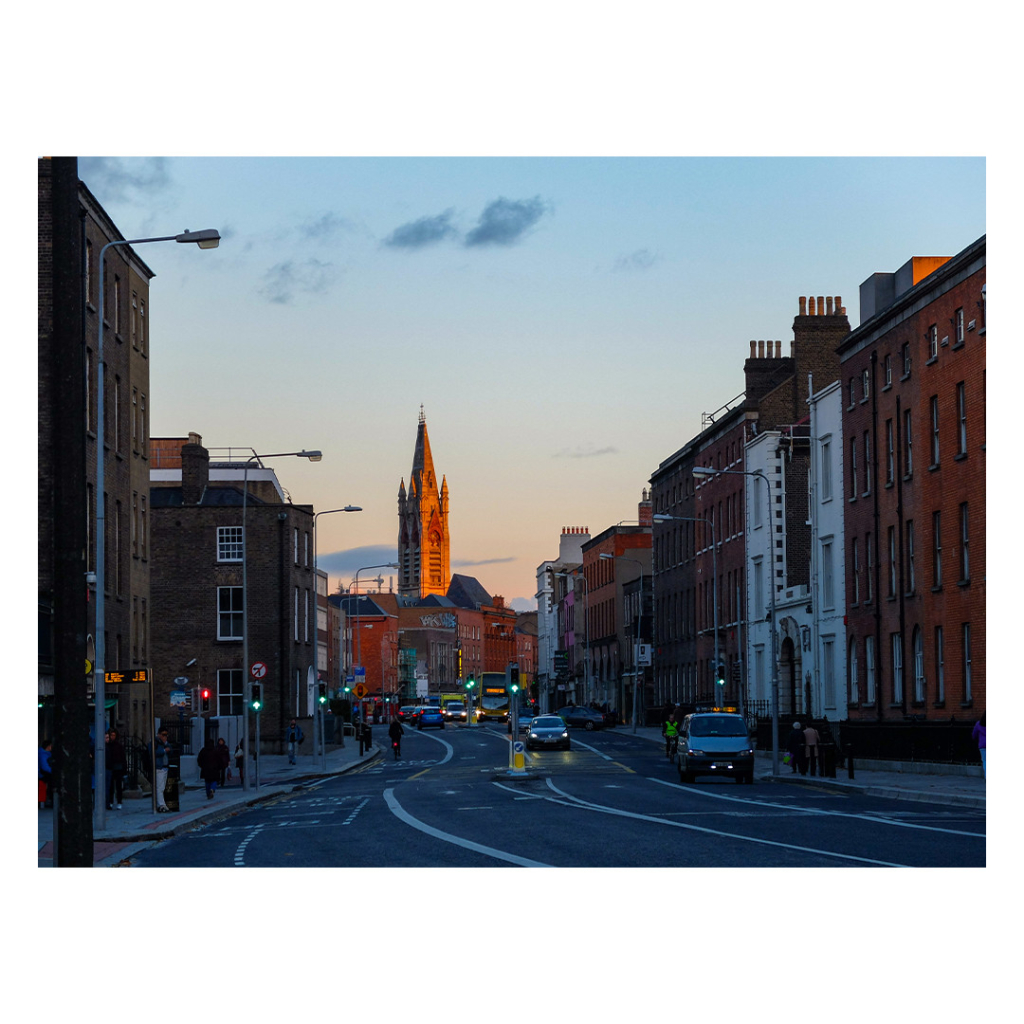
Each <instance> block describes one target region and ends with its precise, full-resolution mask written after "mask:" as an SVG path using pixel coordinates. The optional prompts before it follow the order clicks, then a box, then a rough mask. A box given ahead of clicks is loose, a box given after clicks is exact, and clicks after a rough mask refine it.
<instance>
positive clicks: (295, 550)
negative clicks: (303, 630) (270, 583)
mask: <svg viewBox="0 0 1024 1024" xmlns="http://www.w3.org/2000/svg"><path fill="white" fill-rule="evenodd" d="M292 556H293V559H294V561H295V564H296V565H298V564H299V528H298V527H297V526H296V527H294V529H293V530H292ZM295 639H296V640H297V639H298V637H296V638H295Z"/></svg>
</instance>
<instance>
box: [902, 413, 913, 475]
mask: <svg viewBox="0 0 1024 1024" xmlns="http://www.w3.org/2000/svg"><path fill="white" fill-rule="evenodd" d="M912 422H913V421H912V418H911V415H910V410H909V409H906V410H904V413H903V476H904V477H909V476H913V475H914V432H913V429H912Z"/></svg>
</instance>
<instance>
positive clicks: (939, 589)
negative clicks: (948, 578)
mask: <svg viewBox="0 0 1024 1024" xmlns="http://www.w3.org/2000/svg"><path fill="white" fill-rule="evenodd" d="M932 593H933V594H941V593H942V584H941V583H940V584H939V585H938V586H937V587H932Z"/></svg>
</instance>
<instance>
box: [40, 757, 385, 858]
mask: <svg viewBox="0 0 1024 1024" xmlns="http://www.w3.org/2000/svg"><path fill="white" fill-rule="evenodd" d="M380 752H381V748H380V747H379V746H377V745H376V744H375V745H373V746H372V747H371V748H370V750H369V751H368V752H367V753H366V754H364V755H363V757H362V758H360V757H359V744H358V742H355V741H354V740H353V739H352V737H348V738H347V739H346V741H345V746H344V747H338V748H336V749H333V750H329V751H328V752H327V771H326V775H340V774H343V773H344V772H347V771H350V770H351V769H353V768H355V767H357V766H358V765H360V764H365V763H367V762H368V761H371V760H373V759H374V758H376V757H379V756H380ZM195 761H196V759H195V757H194V756H193V755H191V754H185V755H183V756H182V765H181V771H182V779H181V782H183V783H184V785H181V783H179V786H178V810H177V811H169V812H168V813H166V814H163V813H161V814H155V813H154V812H153V798H152V796H151V795H150V794H149V793H145V794H141V795H140V794H138V793H133V794H131V795H129V794H128V793H125V799H124V803H123V804H122V807H121V809H120V810H118V809H117V808H116V807H115V808H114V809H113V810H110V811H107V813H106V820H105V825H104V828H103V829H101V830H98V831H96V832H94V834H93V867H112V866H114V865H116V864H118V863H120V862H121V861H123V860H124V859H125V858H126V857H130V856H131V855H132V853H133V852H135V850H137V849H139V848H140V847H141V846H143V845H145V844H147V843H152V842H153V841H154V840H157V839H167V838H168V837H170V836H173V835H178V834H180V833H182V832H186V831H188V829H190V828H193V827H195V826H196V825H197V824H203V825H205V824H209V823H210V822H212V821H217V820H219V819H220V818H224V817H227V816H229V815H231V814H234V813H235V812H237V811H239V810H241V809H242V808H244V807H246V806H249V805H251V804H255V803H259V802H261V801H263V800H270V799H271V798H273V797H275V796H280V795H281V794H283V793H290V792H291V791H292V790H293V789H295V788H296V787H297V786H299V785H301V784H302V783H303V782H305V781H308V780H310V779H316V778H322V777H324V775H325V773H324V771H323V765H322V760H321V758H320V756H319V755H317V756H315V757H314V756H312V755H310V754H300V755H299V756H298V757H297V758H296V762H297V763H296V764H294V765H292V764H289V763H288V756H287V755H286V754H273V755H271V754H264V755H263V757H261V758H260V788H259V789H258V790H256V789H251V790H248V791H246V790H244V789H243V788H242V786H241V783H240V782H239V781H238V778H237V777H236V778H234V779H232V780H231V781H230V782H228V784H227V785H226V786H225V787H224V788H223V789H221V788H218V789H217V792H216V794H215V795H214V797H213V799H212V800H207V799H206V787H205V785H204V783H203V782H202V780H201V779H200V778H199V768H198V766H197V765H196V763H195ZM251 765H252V762H251V761H250V768H251ZM53 856H54V846H53V810H52V809H46V810H41V811H39V866H40V867H43V866H47V865H49V866H52V863H53Z"/></svg>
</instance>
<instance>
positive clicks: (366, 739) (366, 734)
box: [356, 722, 371, 757]
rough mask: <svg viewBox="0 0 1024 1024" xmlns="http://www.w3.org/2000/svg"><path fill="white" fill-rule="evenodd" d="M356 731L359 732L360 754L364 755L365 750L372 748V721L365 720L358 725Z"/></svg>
mask: <svg viewBox="0 0 1024 1024" xmlns="http://www.w3.org/2000/svg"><path fill="white" fill-rule="evenodd" d="M356 731H357V732H358V733H359V756H360V757H362V756H363V751H364V750H369V749H370V739H371V736H370V733H371V730H370V723H369V722H363V723H361V724H360V725H357V726H356Z"/></svg>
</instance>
